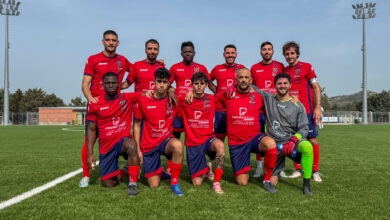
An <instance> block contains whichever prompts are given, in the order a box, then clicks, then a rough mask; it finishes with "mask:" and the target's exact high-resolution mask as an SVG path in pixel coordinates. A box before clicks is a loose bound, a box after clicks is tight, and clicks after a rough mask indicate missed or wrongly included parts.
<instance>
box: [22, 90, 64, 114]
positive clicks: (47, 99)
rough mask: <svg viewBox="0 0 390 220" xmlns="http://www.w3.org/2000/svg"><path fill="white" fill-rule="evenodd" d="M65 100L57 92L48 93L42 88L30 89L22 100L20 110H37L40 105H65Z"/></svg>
mask: <svg viewBox="0 0 390 220" xmlns="http://www.w3.org/2000/svg"><path fill="white" fill-rule="evenodd" d="M64 105H65V104H64V101H63V100H62V99H60V98H58V97H57V96H56V95H55V94H50V95H47V94H46V92H44V91H43V90H42V89H37V88H35V89H28V90H27V91H26V92H25V93H24V95H23V98H22V100H21V101H20V105H19V107H20V108H19V111H20V112H37V111H38V108H39V107H58V106H64Z"/></svg>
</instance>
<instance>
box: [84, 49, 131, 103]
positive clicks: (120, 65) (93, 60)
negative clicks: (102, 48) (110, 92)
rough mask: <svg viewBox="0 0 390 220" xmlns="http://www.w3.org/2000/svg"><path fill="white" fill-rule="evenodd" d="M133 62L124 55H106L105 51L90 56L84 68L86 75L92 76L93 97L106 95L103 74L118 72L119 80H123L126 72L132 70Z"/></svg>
mask: <svg viewBox="0 0 390 220" xmlns="http://www.w3.org/2000/svg"><path fill="white" fill-rule="evenodd" d="M131 67H132V64H131V63H130V62H129V61H128V60H127V59H126V58H125V57H124V56H122V55H119V54H116V55H115V56H114V57H106V56H105V55H104V54H103V52H101V53H98V54H95V55H92V56H90V57H89V58H88V61H87V63H86V64H85V68H84V75H88V76H91V77H92V81H91V86H90V89H91V94H92V96H93V97H97V96H104V95H105V94H106V93H105V91H104V88H103V75H104V74H105V73H107V72H113V73H116V74H118V77H119V82H122V80H123V77H124V75H125V72H130V69H131Z"/></svg>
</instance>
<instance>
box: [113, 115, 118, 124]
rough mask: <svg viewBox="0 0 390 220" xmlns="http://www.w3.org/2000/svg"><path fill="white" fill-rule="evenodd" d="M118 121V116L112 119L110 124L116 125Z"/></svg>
mask: <svg viewBox="0 0 390 220" xmlns="http://www.w3.org/2000/svg"><path fill="white" fill-rule="evenodd" d="M119 121H120V118H119V116H118V117H114V118H112V124H113V125H118V123H119Z"/></svg>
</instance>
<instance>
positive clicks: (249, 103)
mask: <svg viewBox="0 0 390 220" xmlns="http://www.w3.org/2000/svg"><path fill="white" fill-rule="evenodd" d="M234 92H235V96H234V97H233V98H231V99H228V98H226V95H225V94H224V93H217V98H218V99H219V100H220V101H221V102H222V103H223V104H224V105H225V108H226V120H227V136H228V138H229V145H239V144H244V143H246V142H248V141H249V140H251V139H252V138H253V137H254V136H256V135H258V134H259V133H260V122H259V115H260V112H261V109H262V108H263V98H262V97H261V95H260V94H259V93H257V92H248V93H240V92H238V91H237V89H235V91H234Z"/></svg>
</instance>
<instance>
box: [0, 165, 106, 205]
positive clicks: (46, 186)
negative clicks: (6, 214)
mask: <svg viewBox="0 0 390 220" xmlns="http://www.w3.org/2000/svg"><path fill="white" fill-rule="evenodd" d="M97 165H99V161H96V166H97ZM82 172H83V169H82V168H80V169H78V170H75V171H73V172H71V173H68V174H66V175H64V176H61V177H58V178H57V179H55V180H53V181H50V182H48V183H46V184H44V185H42V186H38V187H37V188H34V189H32V190H30V191H28V192H25V193H22V194H20V195H18V196H15V197H13V198H11V199H9V200H7V201H4V202H1V203H0V210H2V209H4V208H7V207H8V206H11V205H14V204H16V203H19V202H21V201H23V200H25V199H28V198H30V197H32V196H34V195H36V194H39V193H41V192H43V191H45V190H47V189H50V188H51V187H53V186H55V185H57V184H59V183H62V182H64V181H66V180H68V179H70V178H72V177H74V176H76V175H77V174H79V173H82Z"/></svg>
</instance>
